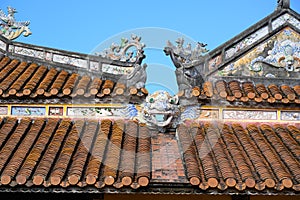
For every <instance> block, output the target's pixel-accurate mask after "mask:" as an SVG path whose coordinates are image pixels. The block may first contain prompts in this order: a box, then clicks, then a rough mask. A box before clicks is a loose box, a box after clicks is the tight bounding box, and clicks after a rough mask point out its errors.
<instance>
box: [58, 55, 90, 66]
mask: <svg viewBox="0 0 300 200" xmlns="http://www.w3.org/2000/svg"><path fill="white" fill-rule="evenodd" d="M53 61H54V62H58V63H62V64H67V65H74V66H77V67H81V68H87V65H88V64H87V60H83V59H79V58H73V57H70V56H64V55H58V54H54V55H53Z"/></svg>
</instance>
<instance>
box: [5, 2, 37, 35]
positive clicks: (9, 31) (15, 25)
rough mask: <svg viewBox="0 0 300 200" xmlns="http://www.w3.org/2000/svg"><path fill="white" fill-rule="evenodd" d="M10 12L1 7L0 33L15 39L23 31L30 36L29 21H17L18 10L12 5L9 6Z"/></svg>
mask: <svg viewBox="0 0 300 200" xmlns="http://www.w3.org/2000/svg"><path fill="white" fill-rule="evenodd" d="M7 12H8V14H7V15H6V14H5V13H4V12H3V11H2V10H1V9H0V20H1V21H0V26H1V27H0V34H1V35H2V36H4V37H5V38H7V39H9V40H14V39H16V38H17V37H19V36H20V35H21V34H22V33H23V35H24V36H25V37H26V36H29V35H30V34H31V31H30V29H29V27H28V25H29V24H30V22H29V21H23V22H17V21H16V19H15V16H14V15H15V13H16V12H17V10H16V9H15V8H12V7H10V6H8V7H7Z"/></svg>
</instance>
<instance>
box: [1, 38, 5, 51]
mask: <svg viewBox="0 0 300 200" xmlns="http://www.w3.org/2000/svg"><path fill="white" fill-rule="evenodd" d="M0 49H2V50H4V51H6V43H5V42H3V41H2V40H0Z"/></svg>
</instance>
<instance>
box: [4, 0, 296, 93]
mask: <svg viewBox="0 0 300 200" xmlns="http://www.w3.org/2000/svg"><path fill="white" fill-rule="evenodd" d="M276 2H277V0H227V1H226V0H185V1H175V0H173V1H167V0H151V1H137V0H130V1H122V0H114V1H101V0H85V1H79V0H73V1H71V0H51V1H41V0H27V1H25V0H1V1H0V8H1V9H2V10H3V11H4V12H5V13H7V9H6V7H7V6H8V5H10V6H12V7H14V8H16V9H17V11H18V13H16V14H15V17H16V19H17V20H18V21H25V20H30V22H31V23H30V26H29V27H30V29H31V31H32V33H33V34H32V35H31V36H29V37H27V38H25V37H23V36H22V37H20V38H18V39H17V41H20V42H24V43H29V44H34V45H39V46H47V47H51V48H57V49H62V50H68V51H73V52H80V53H88V54H89V53H94V52H95V51H100V50H103V49H105V48H108V47H109V46H110V43H112V42H115V43H119V41H120V38H122V37H124V36H129V35H130V34H131V33H136V34H137V35H139V36H141V37H142V42H144V43H145V44H146V48H145V53H146V56H147V58H146V59H145V61H144V62H145V63H147V65H148V68H147V70H148V81H147V86H148V89H149V90H150V92H153V91H152V90H155V89H161V88H162V89H167V90H168V91H170V92H171V93H176V92H177V87H176V80H175V75H174V69H175V68H174V67H173V66H172V63H171V61H170V58H169V57H166V56H165V55H164V53H163V51H162V50H163V48H164V46H165V44H166V41H167V40H171V41H172V42H174V41H175V39H176V38H177V37H185V38H186V41H188V42H191V43H192V46H193V45H194V44H195V43H196V42H197V41H200V42H204V43H207V44H208V46H207V48H208V49H209V50H212V49H214V48H216V47H217V46H219V45H221V44H223V43H224V42H226V41H227V40H229V39H231V38H232V37H234V36H235V35H237V34H239V33H240V32H242V31H243V30H245V29H246V28H248V27H249V26H251V25H253V24H254V23H256V22H258V21H259V20H261V19H263V18H264V17H266V16H267V15H269V14H271V13H272V12H273V11H274V10H275V8H276V4H277V3H276ZM291 8H292V9H293V10H295V11H296V12H298V13H300V0H291ZM153 86H157V87H153Z"/></svg>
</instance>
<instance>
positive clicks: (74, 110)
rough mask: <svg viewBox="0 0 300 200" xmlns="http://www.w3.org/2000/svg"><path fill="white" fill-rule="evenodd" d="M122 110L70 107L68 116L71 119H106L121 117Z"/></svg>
mask: <svg viewBox="0 0 300 200" xmlns="http://www.w3.org/2000/svg"><path fill="white" fill-rule="evenodd" d="M121 114H122V109H120V108H99V107H68V108H67V115H68V116H71V117H84V116H88V117H105V116H121Z"/></svg>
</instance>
